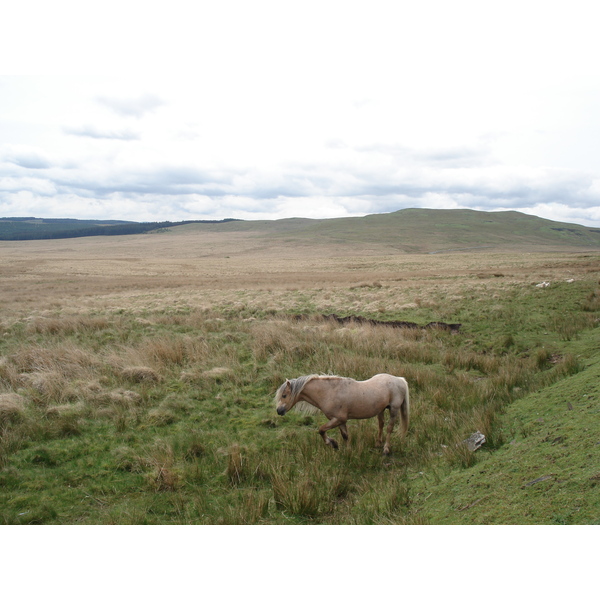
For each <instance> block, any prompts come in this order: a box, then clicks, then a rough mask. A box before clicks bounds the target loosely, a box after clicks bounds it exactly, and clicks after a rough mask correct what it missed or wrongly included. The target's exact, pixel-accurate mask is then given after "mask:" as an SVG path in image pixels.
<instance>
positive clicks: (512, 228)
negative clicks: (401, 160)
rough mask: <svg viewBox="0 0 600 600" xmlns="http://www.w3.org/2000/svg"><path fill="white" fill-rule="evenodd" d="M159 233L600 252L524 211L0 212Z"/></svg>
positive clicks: (104, 231) (10, 225)
mask: <svg viewBox="0 0 600 600" xmlns="http://www.w3.org/2000/svg"><path fill="white" fill-rule="evenodd" d="M152 232H167V233H169V234H179V233H186V234H189V233H197V234H202V233H204V232H211V233H219V232H220V233H223V234H227V233H234V232H235V233H238V234H239V233H246V234H248V235H252V236H253V237H255V238H264V239H265V242H267V241H268V242H269V243H276V242H280V243H285V244H286V245H287V246H288V247H289V246H290V245H293V244H297V245H298V246H318V245H322V244H328V245H331V244H339V245H340V246H344V245H346V246H348V245H351V246H353V247H357V246H365V245H368V246H370V247H373V246H377V247H381V249H382V251H386V252H387V251H389V250H394V251H400V252H431V253H435V252H458V251H472V250H479V249H481V250H485V249H487V250H494V249H497V250H524V251H536V250H537V251H548V250H561V249H562V250H565V251H566V250H576V249H577V250H582V249H589V250H600V229H598V228H593V227H584V226H582V225H575V224H573V223H560V222H557V221H550V220H548V219H542V218H540V217H535V216H531V215H526V214H523V213H520V212H517V211H505V212H484V211H475V210H466V209H464V210H463V209H456V210H445V209H420V208H418V209H417V208H408V209H404V210H399V211H397V212H392V213H386V214H374V215H368V216H365V217H347V218H338V219H300V218H294V219H278V220H263V221H242V220H238V219H224V220H221V221H180V222H171V221H164V222H157V223H136V222H130V221H83V220H77V219H36V218H33V217H23V218H0V240H34V239H58V238H71V237H84V236H96V235H132V234H141V233H152Z"/></svg>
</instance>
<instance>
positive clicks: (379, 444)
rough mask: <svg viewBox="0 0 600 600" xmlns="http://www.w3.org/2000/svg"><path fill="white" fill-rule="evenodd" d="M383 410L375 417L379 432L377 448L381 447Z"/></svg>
mask: <svg viewBox="0 0 600 600" xmlns="http://www.w3.org/2000/svg"><path fill="white" fill-rule="evenodd" d="M384 415H385V409H384V410H382V411H381V412H380V413H379V414H378V415H377V421H378V424H379V431H378V432H377V446H383V425H384Z"/></svg>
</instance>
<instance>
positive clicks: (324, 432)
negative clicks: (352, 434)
mask: <svg viewBox="0 0 600 600" xmlns="http://www.w3.org/2000/svg"><path fill="white" fill-rule="evenodd" d="M341 425H345V423H344V422H342V421H340V420H339V419H336V418H335V417H334V418H333V419H331V420H330V421H329V422H327V423H325V425H321V427H319V433H320V434H321V437H322V438H323V441H324V442H325V444H326V445H327V446H331V447H332V448H334V449H335V450H337V449H338V443H337V442H336V441H335V440H334V439H332V438H330V437H329V436H328V435H327V432H328V431H329V430H330V429H333V428H334V427H340V426H341ZM342 435H343V433H342ZM346 435H347V434H346Z"/></svg>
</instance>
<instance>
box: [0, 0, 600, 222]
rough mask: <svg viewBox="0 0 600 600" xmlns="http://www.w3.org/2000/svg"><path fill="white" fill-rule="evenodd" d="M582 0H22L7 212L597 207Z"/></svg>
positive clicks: (2, 175)
mask: <svg viewBox="0 0 600 600" xmlns="http://www.w3.org/2000/svg"><path fill="white" fill-rule="evenodd" d="M594 4H595V3H594V2H590V1H580V0H571V1H569V2H566V1H565V2H563V1H557V2H553V1H552V0H546V1H545V2H538V1H528V0H519V1H518V2H513V1H512V0H504V1H502V2H497V1H495V0H490V1H484V0H478V1H476V2H471V1H463V0H453V1H452V2H449V1H447V0H444V1H439V0H435V1H428V0H420V1H419V2H415V1H410V2H404V1H402V0H396V1H394V2H390V1H378V0H368V1H366V2H362V1H360V2H356V1H352V0H346V1H345V2H339V1H327V0H320V1H318V2H313V1H312V0H304V1H302V2H295V1H285V0H278V1H275V2H273V1H263V0H252V1H249V0H246V1H244V2H240V1H239V0H238V1H228V0H219V1H211V2H206V1H198V0H196V1H194V2H182V1H180V0H170V1H169V2H164V1H163V2H159V1H152V0H146V1H145V2H139V1H137V0H136V1H128V0H119V2H113V1H112V0H105V1H103V2H96V1H95V0H89V1H86V2H81V1H79V0H78V1H76V2H68V1H64V0H55V1H53V2H47V1H45V2H39V1H29V0H20V1H19V2H12V3H10V4H9V6H8V7H3V8H2V18H1V20H0V217H11V216H21V217H23V216H35V217H47V218H48V217H53V218H62V217H68V218H79V219H123V220H132V221H165V220H170V221H180V220H188V219H223V218H239V219H279V218H287V217H310V218H331V217H346V216H362V215H365V214H372V213H387V212H392V211H396V210H400V209H403V208H414V207H417V208H470V209H475V210H486V211H499V210H518V211H521V212H524V213H527V214H532V215H537V216H540V217H544V218H547V219H552V220H555V221H563V222H569V223H579V224H583V225H588V226H593V227H600V76H599V75H598V72H599V71H598V67H597V57H598V56H600V36H599V35H598V34H597V22H598V21H597V19H596V11H597V9H595V6H594Z"/></svg>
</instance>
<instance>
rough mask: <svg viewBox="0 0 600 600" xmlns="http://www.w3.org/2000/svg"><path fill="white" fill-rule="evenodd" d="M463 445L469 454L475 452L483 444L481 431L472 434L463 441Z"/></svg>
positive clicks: (483, 438)
mask: <svg viewBox="0 0 600 600" xmlns="http://www.w3.org/2000/svg"><path fill="white" fill-rule="evenodd" d="M463 444H466V445H467V448H469V450H470V451H471V452H475V450H477V449H478V448H481V446H483V444H485V435H483V433H481V431H476V432H475V433H472V434H471V435H470V436H469V437H468V438H467V439H466V440H463Z"/></svg>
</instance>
